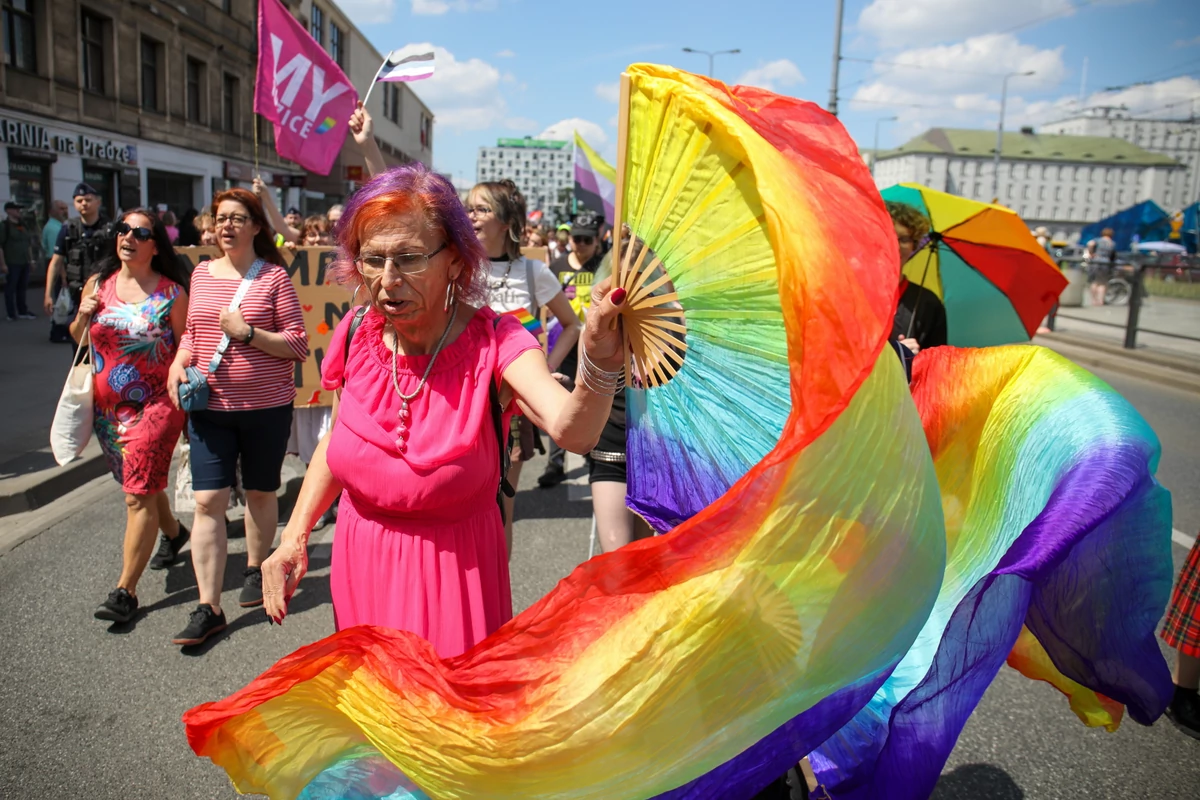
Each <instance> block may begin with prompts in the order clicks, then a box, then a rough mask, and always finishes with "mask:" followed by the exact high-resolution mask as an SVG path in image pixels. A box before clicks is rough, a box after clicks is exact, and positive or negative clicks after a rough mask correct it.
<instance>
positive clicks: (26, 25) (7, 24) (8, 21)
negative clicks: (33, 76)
mask: <svg viewBox="0 0 1200 800" xmlns="http://www.w3.org/2000/svg"><path fill="white" fill-rule="evenodd" d="M35 39H36V37H35V36H34V34H33V3H32V2H31V0H4V63H5V64H8V65H9V66H12V67H16V68H17V69H23V70H25V71H26V72H36V71H37V50H36V49H35Z"/></svg>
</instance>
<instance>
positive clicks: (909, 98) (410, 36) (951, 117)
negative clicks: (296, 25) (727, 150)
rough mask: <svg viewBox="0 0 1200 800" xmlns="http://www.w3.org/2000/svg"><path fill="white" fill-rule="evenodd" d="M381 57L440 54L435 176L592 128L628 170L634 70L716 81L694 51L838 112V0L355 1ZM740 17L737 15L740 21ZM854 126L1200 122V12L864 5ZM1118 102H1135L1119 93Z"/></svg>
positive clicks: (421, 89)
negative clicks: (627, 79)
mask: <svg viewBox="0 0 1200 800" xmlns="http://www.w3.org/2000/svg"><path fill="white" fill-rule="evenodd" d="M339 5H340V6H341V7H342V8H343V10H344V11H346V13H348V14H349V16H350V18H351V19H353V20H354V21H355V24H356V25H358V27H359V28H360V30H362V31H364V32H365V33H366V34H367V35H368V36H369V37H370V38H371V40H372V42H373V44H374V45H375V46H376V47H377V48H378V49H379V50H380V51H381V52H387V51H388V50H391V49H394V48H397V47H401V46H403V45H407V44H414V43H425V42H428V43H431V44H432V45H433V46H434V48H435V52H436V54H437V70H438V72H437V74H436V75H435V77H434V78H432V79H430V80H428V81H424V82H420V83H414V84H412V86H413V88H414V89H415V90H416V92H417V93H418V94H419V95H420V96H421V98H422V99H423V100H424V101H425V102H426V103H427V104H428V105H429V106H430V107H431V108H432V110H433V111H434V113H435V115H436V116H437V122H436V127H435V138H434V166H435V167H436V168H437V169H439V170H441V171H444V172H446V173H449V174H451V175H453V176H454V177H455V178H456V179H458V180H462V181H466V182H468V183H469V182H473V181H474V178H475V157H476V153H477V150H478V148H479V146H480V145H494V144H495V140H496V139H497V138H498V137H510V136H525V135H531V136H538V135H542V134H549V135H550V136H555V135H558V136H561V138H567V137H569V135H570V132H571V131H572V130H573V129H578V130H579V131H580V133H582V134H583V135H584V138H586V139H587V140H588V141H589V142H591V143H592V144H593V145H594V146H596V148H597V149H598V150H600V152H601V153H602V154H604V155H606V156H607V157H609V158H610V159H611V158H612V155H613V154H614V153H615V145H616V118H615V115H616V97H615V86H616V81H617V77H618V75H619V74H620V72H621V70H622V69H623V68H624V67H625V66H627V65H628V64H630V63H633V62H637V61H650V62H656V63H665V64H671V65H673V66H676V67H680V68H683V69H688V70H691V71H694V72H705V71H707V69H708V59H707V58H705V57H704V56H700V55H690V54H687V53H683V52H681V51H682V48H684V47H691V48H694V49H702V50H726V49H733V48H739V49H740V50H741V53H739V54H736V55H721V56H718V57H717V58H716V59H715V75H716V77H717V78H718V79H720V80H724V81H726V82H729V83H753V84H756V85H759V86H764V87H766V88H771V89H774V90H775V91H778V92H780V93H782V94H788V95H792V96H796V97H801V98H805V99H808V100H812V101H814V102H817V103H819V104H820V105H821V106H825V105H826V103H827V101H828V98H829V83H830V70H831V64H832V45H833V27H834V23H833V15H834V7H835V3H834V0H787V1H786V2H785V1H784V0H770V1H769V2H768V1H763V0H753V1H752V2H751V1H744V2H738V3H730V2H718V0H691V1H690V2H686V3H685V2H679V1H678V0H640V2H638V1H635V0H606V1H605V2H596V3H563V2H549V0H341V2H339ZM731 8H732V9H736V11H732V12H731V11H730V10H729V9H731ZM842 55H843V57H844V58H846V59H848V60H846V61H844V62H843V63H842V68H841V79H840V86H841V90H840V97H841V100H840V104H841V107H840V113H839V117H840V118H841V120H842V121H843V123H844V124H845V125H846V127H847V129H848V130H849V131H850V133H851V135H852V136H854V138H855V139H856V140H857V141H858V142H859V144H860V146H862V147H871V146H872V140H873V137H874V131H875V124H876V121H877V120H879V119H881V118H886V117H893V116H894V117H897V118H898V119H896V120H895V121H887V122H883V123H881V124H880V139H879V143H880V145H881V147H890V146H895V145H899V144H901V143H903V142H904V141H906V140H907V139H909V138H911V137H912V136H915V135H917V134H919V133H920V132H922V131H923V130H925V129H926V128H929V127H933V126H937V125H942V126H950V127H968V128H993V129H994V127H995V125H996V121H997V116H998V108H999V94H1000V83H1001V78H1000V76H1001V75H1003V74H1004V73H1006V72H1025V71H1029V70H1033V71H1035V73H1036V74H1035V75H1034V76H1033V77H1030V78H1018V79H1013V80H1012V81H1010V83H1009V102H1008V110H1007V113H1006V116H1005V127H1006V128H1007V129H1015V128H1016V127H1018V126H1020V125H1037V124H1039V123H1045V122H1050V121H1053V120H1055V119H1060V118H1063V117H1065V116H1068V115H1070V113H1071V112H1072V111H1073V110H1075V109H1077V108H1079V107H1080V89H1081V81H1083V78H1084V60H1085V59H1086V60H1087V69H1086V82H1085V83H1084V84H1083V91H1084V94H1083V105H1094V104H1108V105H1122V104H1123V105H1126V106H1128V107H1130V109H1131V110H1134V111H1136V112H1147V113H1151V114H1154V115H1167V116H1188V115H1189V114H1191V113H1193V109H1194V112H1195V113H1197V114H1200V2H1197V0H1092V1H1091V2H1088V1H1087V0H847V2H846V11H845V29H844V32H843V45H842ZM1110 87H1126V88H1120V89H1114V90H1110V91H1106V90H1108V89H1109V88H1110Z"/></svg>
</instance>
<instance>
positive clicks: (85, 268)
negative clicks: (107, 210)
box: [45, 183, 112, 342]
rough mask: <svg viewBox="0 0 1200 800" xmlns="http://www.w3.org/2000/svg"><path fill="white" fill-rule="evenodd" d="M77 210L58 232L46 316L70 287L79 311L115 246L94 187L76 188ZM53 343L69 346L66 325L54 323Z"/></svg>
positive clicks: (49, 272)
mask: <svg viewBox="0 0 1200 800" xmlns="http://www.w3.org/2000/svg"><path fill="white" fill-rule="evenodd" d="M74 198H75V210H76V211H78V212H79V216H78V217H72V218H71V219H69V220H67V222H66V224H64V225H63V226H62V229H61V230H59V232H58V240H57V241H56V242H55V244H54V257H53V258H51V259H50V266H49V267H48V268H47V269H46V298H45V302H46V313H47V314H53V313H54V299H55V297H56V295H57V293H58V290H59V287H61V286H64V285H65V286H66V287H67V290H68V291H69V292H70V293H71V304H72V306H73V307H74V308H79V300H80V297H81V295H82V294H83V285H84V284H85V283H87V279H88V278H90V277H91V276H92V275H93V274H95V272H96V270H97V268H98V267H99V264H100V259H101V258H103V257H104V255H105V253H106V252H107V251H108V249H109V245H111V244H112V242H111V241H110V239H111V232H110V231H109V227H110V226H109V221H108V219H107V218H105V217H104V216H103V215H102V214H101V213H100V195H99V193H98V192H97V191H96V190H95V189H93V188H92V187H91V186H90V185H88V184H86V183H81V184H79V185H78V186H76V187H75V194H74ZM50 341H52V342H69V341H71V336H70V333H68V332H67V326H66V325H55V324H53V323H51V327H50Z"/></svg>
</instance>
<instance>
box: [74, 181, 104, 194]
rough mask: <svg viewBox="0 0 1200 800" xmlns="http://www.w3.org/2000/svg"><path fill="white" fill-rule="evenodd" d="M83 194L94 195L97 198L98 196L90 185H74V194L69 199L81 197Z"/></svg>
mask: <svg viewBox="0 0 1200 800" xmlns="http://www.w3.org/2000/svg"><path fill="white" fill-rule="evenodd" d="M85 194H94V195H96V196H97V197H99V196H100V193H99V192H97V191H96V189H95V188H94V187H93V186H92V185H91V184H90V183H77V184H75V193H74V194H72V195H71V197H72V198H74V197H82V196H83V195H85Z"/></svg>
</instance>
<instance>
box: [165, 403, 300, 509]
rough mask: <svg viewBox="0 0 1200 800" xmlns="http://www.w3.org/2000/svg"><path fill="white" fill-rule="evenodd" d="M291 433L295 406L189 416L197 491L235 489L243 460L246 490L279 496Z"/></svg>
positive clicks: (193, 485)
mask: <svg viewBox="0 0 1200 800" xmlns="http://www.w3.org/2000/svg"><path fill="white" fill-rule="evenodd" d="M291 433H292V406H291V405H290V404H289V405H286V406H276V407H275V408H256V409H251V410H249V411H213V410H205V411H193V412H192V413H191V414H189V415H188V438H189V439H190V441H191V445H192V452H191V460H192V489H193V490H194V491H198V492H199V491H211V490H213V489H227V488H229V487H231V486H233V483H234V480H235V479H236V474H237V465H238V460H239V459H240V460H241V462H242V488H243V489H246V490H248V491H252V492H274V491H277V490H278V489H279V485H280V477H279V473H280V470H282V469H283V457H284V455H286V454H287V445H288V437H289V436H291Z"/></svg>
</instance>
